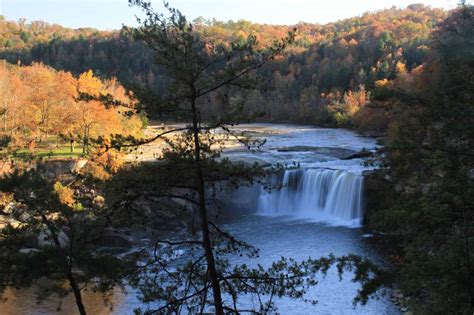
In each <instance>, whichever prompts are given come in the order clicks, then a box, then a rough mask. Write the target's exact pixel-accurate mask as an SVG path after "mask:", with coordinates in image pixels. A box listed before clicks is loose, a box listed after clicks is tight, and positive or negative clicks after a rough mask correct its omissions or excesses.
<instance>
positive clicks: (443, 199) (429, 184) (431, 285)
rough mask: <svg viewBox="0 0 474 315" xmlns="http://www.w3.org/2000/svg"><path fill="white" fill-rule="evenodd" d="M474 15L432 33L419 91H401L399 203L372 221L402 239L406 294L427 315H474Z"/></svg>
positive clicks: (392, 149) (466, 13)
mask: <svg viewBox="0 0 474 315" xmlns="http://www.w3.org/2000/svg"><path fill="white" fill-rule="evenodd" d="M473 28H474V9H473V8H472V7H471V6H461V7H460V8H458V9H457V10H456V11H454V12H453V13H452V14H451V15H450V16H449V17H448V18H447V19H446V20H445V21H444V22H443V23H442V24H440V26H439V29H438V30H437V31H436V32H435V33H434V34H433V42H432V45H431V46H432V55H431V57H430V60H429V61H428V62H427V63H426V64H425V65H424V71H422V72H421V73H420V74H418V75H417V76H415V80H416V82H417V85H418V86H420V87H419V88H416V86H413V87H409V88H410V90H409V91H407V90H402V91H398V93H397V94H396V98H397V100H396V101H394V105H395V108H396V110H395V113H396V116H395V117H394V119H393V121H392V122H391V124H390V127H389V137H388V141H387V142H388V145H387V162H388V165H389V166H390V173H391V175H392V177H393V181H394V182H395V183H396V187H395V188H396V190H397V192H398V196H399V198H398V200H399V201H398V202H396V204H395V206H394V207H393V208H392V209H387V210H385V211H382V212H378V213H376V214H375V215H374V217H373V218H372V219H371V220H372V222H373V225H374V226H375V227H377V228H378V229H382V230H384V231H385V232H388V233H389V234H390V235H391V236H392V237H394V239H395V240H397V243H395V244H398V249H399V255H400V256H401V257H403V260H402V261H401V263H400V264H399V269H398V271H397V275H398V281H399V283H400V284H401V286H402V288H403V289H404V290H405V291H406V292H407V293H408V294H410V295H412V296H413V297H414V298H415V299H414V304H415V305H416V306H417V307H418V308H419V309H420V310H423V311H424V312H435V313H446V312H455V313H465V314H467V313H471V312H472V311H473V309H474V269H473V264H472V261H473V258H474V254H473V251H472V248H473V246H474V229H473V227H474V212H473V209H474V176H473V170H474V151H473V139H474V128H473V126H474V120H473V117H474V107H473V106H472V97H473V95H474V80H473V79H474V77H473V74H474V55H473V51H474V45H473V43H474V34H473V32H472V29H473Z"/></svg>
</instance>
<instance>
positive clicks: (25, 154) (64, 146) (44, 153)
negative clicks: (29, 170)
mask: <svg viewBox="0 0 474 315" xmlns="http://www.w3.org/2000/svg"><path fill="white" fill-rule="evenodd" d="M81 156H83V153H82V147H81V146H80V145H79V146H76V147H75V148H74V151H73V152H71V148H70V146H69V144H68V143H62V142H58V141H56V140H54V139H48V141H44V142H42V143H39V144H37V146H36V148H35V149H34V150H33V151H29V150H28V149H20V150H17V151H16V152H14V153H13V154H12V157H13V158H14V159H27V158H29V157H32V158H33V159H54V158H65V159H69V158H78V157H81Z"/></svg>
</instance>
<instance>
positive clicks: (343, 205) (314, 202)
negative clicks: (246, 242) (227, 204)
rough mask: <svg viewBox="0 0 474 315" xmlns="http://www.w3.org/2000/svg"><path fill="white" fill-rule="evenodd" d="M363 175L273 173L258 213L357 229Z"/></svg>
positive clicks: (309, 171) (311, 171)
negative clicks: (268, 189) (270, 188)
mask: <svg viewBox="0 0 474 315" xmlns="http://www.w3.org/2000/svg"><path fill="white" fill-rule="evenodd" d="M363 180H364V178H363V176H361V175H357V174H354V173H350V172H347V171H340V170H325V169H292V170H290V169H289V170H285V171H284V172H282V174H276V175H274V178H273V183H272V187H276V188H279V189H276V190H273V191H271V192H268V191H267V190H263V191H262V193H261V194H260V197H259V205H258V212H259V213H260V214H265V215H297V216H304V217H310V218H312V219H316V220H319V221H326V222H330V223H334V224H337V225H348V226H360V224H361V223H362V218H363V195H362V193H363Z"/></svg>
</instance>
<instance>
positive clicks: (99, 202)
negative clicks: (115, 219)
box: [92, 195, 105, 209]
mask: <svg viewBox="0 0 474 315" xmlns="http://www.w3.org/2000/svg"><path fill="white" fill-rule="evenodd" d="M92 206H93V207H94V208H96V209H102V208H103V207H104V206H105V198H104V197H102V196H100V195H97V196H95V197H94V199H93V200H92Z"/></svg>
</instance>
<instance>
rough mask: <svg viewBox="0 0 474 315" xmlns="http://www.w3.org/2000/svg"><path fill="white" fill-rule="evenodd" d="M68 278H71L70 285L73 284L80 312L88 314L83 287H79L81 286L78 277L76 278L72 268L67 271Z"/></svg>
mask: <svg viewBox="0 0 474 315" xmlns="http://www.w3.org/2000/svg"><path fill="white" fill-rule="evenodd" d="M67 278H68V280H69V285H70V286H71V289H72V292H73V293H74V298H75V300H76V305H77V309H78V310H79V314H81V315H87V313H86V308H85V307H84V303H82V295H81V289H79V286H78V285H77V282H76V279H75V278H74V275H73V274H72V271H71V269H69V271H68V273H67Z"/></svg>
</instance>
